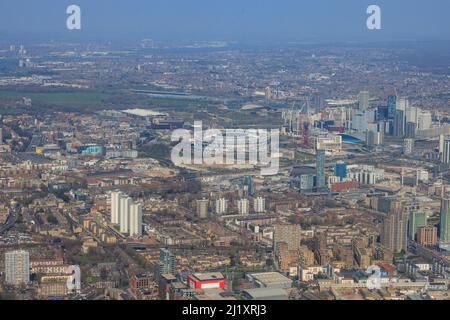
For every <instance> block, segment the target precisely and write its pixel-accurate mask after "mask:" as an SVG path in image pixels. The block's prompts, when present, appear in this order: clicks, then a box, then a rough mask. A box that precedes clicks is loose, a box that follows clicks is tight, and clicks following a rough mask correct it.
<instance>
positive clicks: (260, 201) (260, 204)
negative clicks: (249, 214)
mask: <svg viewBox="0 0 450 320" xmlns="http://www.w3.org/2000/svg"><path fill="white" fill-rule="evenodd" d="M253 210H254V211H255V213H263V212H265V211H266V199H264V198H263V197H257V198H255V199H254V200H253Z"/></svg>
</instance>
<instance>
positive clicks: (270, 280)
mask: <svg viewBox="0 0 450 320" xmlns="http://www.w3.org/2000/svg"><path fill="white" fill-rule="evenodd" d="M249 276H250V277H252V278H253V279H255V280H256V281H259V282H261V283H264V284H266V285H268V284H269V285H270V284H276V283H285V282H292V280H291V279H289V278H288V277H285V276H283V275H282V274H281V273H278V272H263V273H251V274H249Z"/></svg>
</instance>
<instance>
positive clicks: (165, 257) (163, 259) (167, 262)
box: [159, 248, 176, 275]
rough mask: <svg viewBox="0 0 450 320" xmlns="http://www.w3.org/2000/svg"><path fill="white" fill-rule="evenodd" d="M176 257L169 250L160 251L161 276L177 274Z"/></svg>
mask: <svg viewBox="0 0 450 320" xmlns="http://www.w3.org/2000/svg"><path fill="white" fill-rule="evenodd" d="M175 261H176V260H175V255H173V254H172V252H170V251H169V250H167V249H164V248H163V249H160V250H159V274H160V275H162V274H175Z"/></svg>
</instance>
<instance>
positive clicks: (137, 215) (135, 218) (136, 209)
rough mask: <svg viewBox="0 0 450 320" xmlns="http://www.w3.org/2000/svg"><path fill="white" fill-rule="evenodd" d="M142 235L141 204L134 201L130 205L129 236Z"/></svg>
mask: <svg viewBox="0 0 450 320" xmlns="http://www.w3.org/2000/svg"><path fill="white" fill-rule="evenodd" d="M140 236H142V204H140V203H134V204H132V205H131V206H130V237H135V238H137V237H140Z"/></svg>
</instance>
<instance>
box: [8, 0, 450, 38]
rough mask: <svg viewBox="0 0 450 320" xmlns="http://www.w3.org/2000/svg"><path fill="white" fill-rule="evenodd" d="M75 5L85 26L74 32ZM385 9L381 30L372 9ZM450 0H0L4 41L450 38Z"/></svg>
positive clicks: (383, 10)
mask: <svg viewBox="0 0 450 320" xmlns="http://www.w3.org/2000/svg"><path fill="white" fill-rule="evenodd" d="M69 4H78V5H79V6H81V9H82V30H81V31H67V30H66V27H65V26H66V19H67V15H66V13H65V11H66V7H67V6H68V5H69ZM369 4H378V5H380V6H381V9H382V27H383V30H381V31H369V30H367V28H366V19H367V16H368V15H367V14H366V9H367V7H368V5H369ZM449 15H450V0H428V1H425V0H370V1H368V0H71V1H66V0H0V40H2V39H3V40H6V39H14V38H15V37H17V36H20V37H28V38H30V37H31V38H36V39H45V38H48V39H50V38H56V39H66V40H69V41H70V40H73V39H79V38H86V39H88V38H103V39H117V38H129V39H139V38H143V37H147V38H153V39H156V40H203V39H205V40H215V39H217V40H241V41H242V40H244V41H246V40H257V41H262V40H266V41H277V40H280V41H310V40H318V41H320V40H364V39H367V40H372V39H377V40H378V39H380V40H382V39H388V40H392V39H402V38H408V39H441V40H450V19H449V18H448V17H449Z"/></svg>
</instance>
